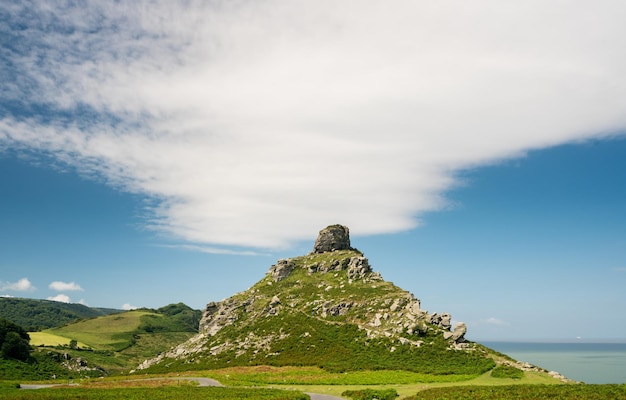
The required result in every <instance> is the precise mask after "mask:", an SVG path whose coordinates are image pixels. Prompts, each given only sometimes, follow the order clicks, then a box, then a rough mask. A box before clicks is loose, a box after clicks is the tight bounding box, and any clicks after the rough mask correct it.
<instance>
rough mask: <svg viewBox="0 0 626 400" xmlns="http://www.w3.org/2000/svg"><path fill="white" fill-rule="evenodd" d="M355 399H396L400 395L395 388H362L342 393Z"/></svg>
mask: <svg viewBox="0 0 626 400" xmlns="http://www.w3.org/2000/svg"><path fill="white" fill-rule="evenodd" d="M341 395H342V396H345V397H349V398H351V399H353V400H394V399H395V398H396V397H398V392H396V391H395V389H380V390H374V389H362V390H346V391H345V392H343V393H342V394H341Z"/></svg>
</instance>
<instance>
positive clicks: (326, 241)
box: [313, 225, 351, 253]
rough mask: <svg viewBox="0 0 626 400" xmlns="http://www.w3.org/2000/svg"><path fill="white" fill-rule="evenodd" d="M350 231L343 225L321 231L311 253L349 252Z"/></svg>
mask: <svg viewBox="0 0 626 400" xmlns="http://www.w3.org/2000/svg"><path fill="white" fill-rule="evenodd" d="M350 248H351V247H350V231H349V230H348V227H346V226H343V225H331V226H329V227H326V228H324V229H322V230H321V231H320V233H319V235H318V236H317V239H316V240H315V245H314V246H313V253H325V252H327V251H335V250H349V249H350Z"/></svg>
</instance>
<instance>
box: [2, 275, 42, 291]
mask: <svg viewBox="0 0 626 400" xmlns="http://www.w3.org/2000/svg"><path fill="white" fill-rule="evenodd" d="M0 290H13V291H16V292H33V291H35V290H36V288H35V286H33V284H32V283H31V282H30V280H28V278H22V279H20V280H19V281H17V282H0Z"/></svg>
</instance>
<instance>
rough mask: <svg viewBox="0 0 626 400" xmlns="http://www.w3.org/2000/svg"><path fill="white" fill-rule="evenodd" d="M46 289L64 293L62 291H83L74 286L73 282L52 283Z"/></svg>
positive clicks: (78, 286) (76, 285)
mask: <svg viewBox="0 0 626 400" xmlns="http://www.w3.org/2000/svg"><path fill="white" fill-rule="evenodd" d="M48 288H50V289H52V290H56V291H57V292H64V291H81V292H82V291H83V288H82V287H80V285H78V284H76V283H75V282H61V281H54V282H51V283H50V284H49V285H48Z"/></svg>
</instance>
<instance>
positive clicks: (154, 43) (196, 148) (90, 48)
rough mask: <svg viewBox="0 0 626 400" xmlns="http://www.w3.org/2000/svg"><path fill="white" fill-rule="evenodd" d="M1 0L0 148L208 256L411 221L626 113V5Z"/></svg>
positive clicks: (619, 124)
mask: <svg viewBox="0 0 626 400" xmlns="http://www.w3.org/2000/svg"><path fill="white" fill-rule="evenodd" d="M0 7H4V8H5V10H4V11H3V12H4V13H5V15H6V18H5V22H6V24H4V25H3V26H2V27H0V30H1V31H0V37H1V38H2V39H0V40H2V41H3V42H2V44H3V46H2V47H1V48H2V52H3V53H2V54H3V59H4V60H6V62H5V63H3V66H2V67H0V82H2V89H3V99H4V100H3V102H2V103H0V107H2V111H3V112H2V114H3V115H4V117H2V118H1V119H0V148H2V147H4V148H11V149H18V150H19V149H26V150H28V151H33V150H34V151H42V152H47V153H49V154H52V155H53V156H54V157H55V158H56V160H58V162H60V163H62V164H64V165H70V166H73V167H74V168H76V169H77V170H79V171H80V172H81V173H82V174H85V175H87V176H92V177H95V178H97V179H101V180H103V181H104V182H107V183H108V184H110V185H112V186H115V187H117V188H119V189H121V190H125V191H129V192H133V193H139V194H142V195H145V196H147V197H149V198H152V199H153V200H154V205H153V207H152V208H151V209H150V213H151V214H150V217H149V218H148V220H147V221H146V225H147V226H149V227H150V228H151V229H154V230H157V231H159V232H161V233H165V234H167V235H170V236H171V237H172V238H175V239H176V240H181V239H182V240H183V241H185V242H187V243H189V244H190V245H191V246H197V247H195V249H196V250H199V251H214V250H215V248H216V247H220V248H222V247H226V248H228V249H229V250H230V251H233V252H234V253H237V254H239V253H240V252H241V251H244V252H245V251H247V250H248V249H249V248H250V247H253V248H281V247H285V246H289V245H290V244H293V243H294V242H296V241H299V240H303V239H310V238H311V237H312V236H314V235H315V233H316V232H317V231H318V230H319V229H320V228H321V227H323V226H324V225H326V224H330V223H343V224H346V225H348V226H349V227H350V228H351V231H352V233H353V234H355V235H364V234H378V233H387V232H398V231H402V230H407V229H411V228H414V227H415V226H417V225H418V217H419V215H420V214H421V213H424V212H426V211H429V210H434V209H438V208H441V207H442V206H444V205H445V198H444V194H445V191H446V190H448V189H450V188H451V187H453V186H454V185H455V183H456V182H455V174H456V172H457V171H459V170H461V169H464V168H469V167H473V166H476V165H482V164H488V163H494V162H497V161H499V160H502V159H505V158H510V157H518V156H521V155H523V154H524V153H525V152H526V151H528V150H531V149H537V148H542V147H547V146H552V145H556V144H560V143H564V142H569V141H575V140H584V139H586V138H591V137H598V136H607V135H610V134H611V133H612V132H616V131H618V130H621V129H623V128H624V127H625V126H626V114H625V113H624V112H623V110H624V109H626V75H625V74H624V73H623V71H624V70H626V52H625V51H624V49H625V48H626V25H625V24H624V23H623V18H622V17H621V16H622V15H624V12H625V11H626V3H620V2H612V3H610V2H606V3H601V4H597V3H593V4H591V3H584V2H579V3H575V4H569V5H568V7H565V8H564V7H562V5H560V4H557V3H546V2H544V1H532V0H531V1H525V2H523V3H518V4H511V3H505V2H493V1H478V2H474V3H472V6H471V7H467V6H466V4H465V3H464V2H430V1H408V0H407V1H402V0H401V1H398V2H395V3H394V6H393V7H388V6H387V5H386V3H384V2H380V1H375V0H371V1H368V0H363V1H362V0H359V1H342V2H334V1H324V0H322V1H304V0H303V1H297V0H296V1H289V2H283V1H272V0H270V1H263V2H256V1H241V2H222V3H219V5H215V3H214V2H192V3H187V2H171V1H162V2H151V3H150V5H149V6H148V5H146V4H144V3H142V2H127V3H124V2H122V3H116V4H108V3H107V5H106V6H104V5H99V4H98V3H89V5H87V6H84V5H82V4H80V5H79V4H76V5H70V6H67V7H61V6H58V7H57V6H55V7H48V6H45V5H42V3H39V2H32V3H28V2H21V3H19V4H18V5H12V6H11V7H9V6H6V5H2V6H0ZM26 10H28V12H26ZM163 15H168V16H169V17H168V18H162V16H163ZM583 26H584V27H585V29H581V27H583ZM5 42H6V43H5ZM5 44H6V46H5Z"/></svg>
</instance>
